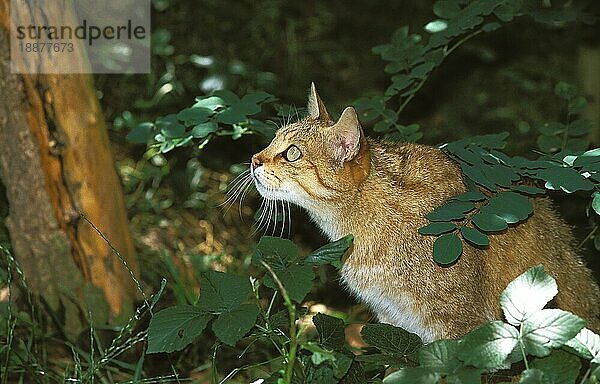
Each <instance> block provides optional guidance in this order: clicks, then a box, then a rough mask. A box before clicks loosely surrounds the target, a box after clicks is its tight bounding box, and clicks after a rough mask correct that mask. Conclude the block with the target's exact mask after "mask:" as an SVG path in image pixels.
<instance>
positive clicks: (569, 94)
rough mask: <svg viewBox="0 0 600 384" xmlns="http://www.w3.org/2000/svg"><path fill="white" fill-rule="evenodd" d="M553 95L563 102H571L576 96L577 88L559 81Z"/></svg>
mask: <svg viewBox="0 0 600 384" xmlns="http://www.w3.org/2000/svg"><path fill="white" fill-rule="evenodd" d="M554 93H555V94H556V95H557V96H558V97H561V98H563V99H565V100H571V99H572V98H574V97H575V96H577V88H575V86H574V85H571V84H569V83H566V82H564V81H559V82H558V83H557V84H556V86H555V87H554Z"/></svg>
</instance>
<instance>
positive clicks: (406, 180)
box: [369, 140, 466, 215]
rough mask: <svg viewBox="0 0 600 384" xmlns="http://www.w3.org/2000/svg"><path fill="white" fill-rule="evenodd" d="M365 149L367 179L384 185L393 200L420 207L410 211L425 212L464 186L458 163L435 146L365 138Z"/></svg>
mask: <svg viewBox="0 0 600 384" xmlns="http://www.w3.org/2000/svg"><path fill="white" fill-rule="evenodd" d="M369 150H370V154H371V167H372V169H371V174H370V182H372V183H376V184H378V185H379V186H380V187H382V188H384V189H385V195H386V196H390V197H391V198H392V200H394V201H395V202H398V203H400V204H402V203H403V202H405V203H407V204H409V203H410V204H409V205H410V206H411V208H413V209H418V210H419V211H422V212H413V213H414V214H423V215H424V214H426V213H429V212H430V211H431V210H432V209H433V208H435V207H437V206H439V205H440V204H442V203H443V202H444V201H446V200H448V199H449V198H451V197H452V196H455V195H457V194H459V193H461V192H464V191H465V190H466V188H465V185H464V182H463V178H462V174H461V171H460V167H458V165H457V164H456V163H455V162H454V161H452V160H451V159H450V158H449V157H448V156H447V155H446V154H445V153H444V152H442V151H441V150H440V149H438V148H435V147H431V146H428V145H422V144H414V143H389V142H381V141H377V140H369ZM415 202H419V205H418V206H415V205H414V203H415Z"/></svg>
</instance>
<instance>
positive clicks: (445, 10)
mask: <svg viewBox="0 0 600 384" xmlns="http://www.w3.org/2000/svg"><path fill="white" fill-rule="evenodd" d="M459 12H460V2H459V1H458V0H439V1H436V2H435V3H434V4H433V13H435V15H436V16H437V17H441V18H443V19H451V18H453V17H454V16H456V15H457V14H458V13H459Z"/></svg>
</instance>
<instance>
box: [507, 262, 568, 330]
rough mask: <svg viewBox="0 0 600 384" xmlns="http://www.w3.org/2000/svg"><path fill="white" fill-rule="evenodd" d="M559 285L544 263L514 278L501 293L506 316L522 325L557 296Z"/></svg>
mask: <svg viewBox="0 0 600 384" xmlns="http://www.w3.org/2000/svg"><path fill="white" fill-rule="evenodd" d="M557 293H558V287H557V285H556V281H555V280H554V278H552V276H550V275H549V274H547V273H546V271H544V267H543V266H542V265H538V266H535V267H533V268H531V269H529V270H528V271H526V272H525V273H523V274H521V275H520V276H518V277H517V278H516V279H514V280H513V281H512V282H510V284H508V286H507V287H506V289H505V290H504V291H503V292H502V294H501V295H500V306H501V307H502V311H503V312H504V317H506V321H508V322H509V323H510V324H512V325H520V324H521V323H523V321H525V320H526V319H527V318H529V316H531V315H532V314H533V313H535V312H538V311H540V310H541V309H542V308H544V306H546V304H547V303H548V302H549V301H550V300H552V298H554V296H556V294H557Z"/></svg>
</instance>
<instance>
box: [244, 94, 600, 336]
mask: <svg viewBox="0 0 600 384" xmlns="http://www.w3.org/2000/svg"><path fill="white" fill-rule="evenodd" d="M308 112H309V115H308V117H306V118H304V119H300V120H299V121H297V122H295V123H291V124H288V125H286V126H284V127H282V128H281V129H279V130H278V131H277V133H276V135H275V138H274V139H273V141H272V142H271V143H270V144H269V146H268V147H267V148H265V149H264V150H262V151H261V152H259V153H257V154H255V155H254V156H253V157H252V162H251V164H250V171H251V174H252V179H253V180H254V183H255V185H256V188H257V189H258V191H259V193H260V194H261V195H262V196H263V197H264V198H265V199H266V200H270V201H273V200H280V201H285V202H289V203H293V204H297V205H299V206H301V207H303V208H304V209H306V210H307V211H308V213H309V215H310V217H311V218H312V219H313V221H314V222H315V223H316V224H317V225H318V226H319V227H320V228H321V230H322V231H323V232H324V233H325V234H326V235H327V237H329V239H330V240H337V239H339V238H340V237H342V236H345V235H347V234H349V233H352V234H353V235H354V245H353V247H352V248H351V249H350V251H349V255H347V258H346V259H345V261H344V263H343V266H342V268H341V280H342V281H343V283H344V284H345V285H346V286H347V287H348V288H349V289H350V291H351V292H352V293H353V294H354V295H356V296H357V297H358V298H359V299H360V300H361V301H363V302H364V303H365V304H366V305H367V306H368V307H369V308H370V309H371V310H372V311H373V312H374V313H375V314H376V315H377V318H378V320H379V321H380V322H383V323H389V324H392V325H395V326H398V327H402V328H404V329H406V330H408V331H410V332H413V333H416V334H418V335H419V336H420V337H421V338H422V339H423V341H425V342H431V341H433V340H436V339H439V338H458V337H460V336H462V335H464V334H465V333H467V332H468V331H470V330H472V329H473V328H475V327H477V326H478V325H480V324H482V323H484V322H487V321H490V320H494V319H502V312H501V309H500V306H499V304H498V300H499V297H500V293H501V292H502V291H503V290H504V288H505V287H506V286H507V285H508V283H509V282H510V281H512V280H513V279H514V278H515V277H517V276H518V275H520V274H521V273H523V272H525V271H526V270H527V269H529V268H530V267H532V266H535V265H537V264H543V265H544V267H545V269H546V271H548V272H549V273H550V274H551V275H552V276H553V277H554V278H555V279H556V281H557V284H558V288H559V294H558V295H557V296H556V299H555V304H556V306H557V307H559V308H562V309H564V310H568V311H571V312H573V313H575V314H577V315H579V316H581V317H583V318H584V319H586V320H587V321H588V325H587V326H588V328H591V329H592V330H595V331H596V332H597V331H599V330H600V290H599V288H598V286H597V285H596V283H595V282H594V281H593V278H592V275H591V272H590V270H589V269H587V268H586V267H585V266H584V264H583V262H582V260H581V259H580V257H579V256H578V255H577V253H576V251H575V248H574V246H573V244H574V238H573V235H572V234H571V231H570V228H569V227H568V226H567V225H566V224H565V223H564V222H563V221H562V220H561V218H560V217H559V216H558V215H557V213H556V212H555V211H554V209H553V208H552V206H551V203H550V201H549V200H548V199H547V198H535V199H531V200H532V203H533V205H534V213H533V214H532V215H531V216H530V217H529V218H528V219H527V221H526V222H524V223H522V224H520V225H516V226H514V227H510V228H509V229H508V230H506V231H504V232H503V233H501V234H497V235H490V236H489V238H490V245H489V246H488V247H487V248H485V249H476V248H474V247H470V246H467V247H464V251H463V254H462V256H461V257H460V258H459V260H458V261H457V262H456V263H455V264H453V265H451V266H446V267H442V266H440V265H438V264H436V263H435V262H434V261H433V258H432V247H433V242H434V240H435V239H434V238H433V237H431V236H423V235H420V234H419V233H418V229H419V228H420V227H422V226H424V225H426V224H428V221H427V219H426V218H425V215H426V214H427V213H429V212H431V211H432V210H433V209H434V208H436V207H438V206H439V205H441V204H442V203H443V202H445V201H446V200H448V199H449V198H451V197H453V196H455V195H457V194H459V193H461V192H464V191H466V188H465V184H464V182H463V177H462V175H461V172H460V168H459V167H458V166H457V164H455V163H454V162H453V161H452V160H450V159H449V158H448V157H447V156H446V155H445V154H444V153H443V152H442V151H441V150H439V149H437V148H434V147H429V146H425V145H418V144H409V143H404V144H401V143H400V144H397V143H386V142H381V141H376V140H371V139H368V138H366V137H365V135H364V133H363V131H362V128H361V125H360V122H359V120H358V116H357V114H356V111H355V110H354V108H352V107H347V108H346V109H345V110H344V112H343V113H342V115H341V117H340V118H339V120H338V121H337V122H334V121H333V120H332V119H331V118H330V116H329V114H328V113H327V110H326V108H325V106H324V104H323V102H322V100H321V98H320V97H319V95H318V94H317V91H316V89H315V87H314V84H312V85H311V91H310V96H309V102H308Z"/></svg>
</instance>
